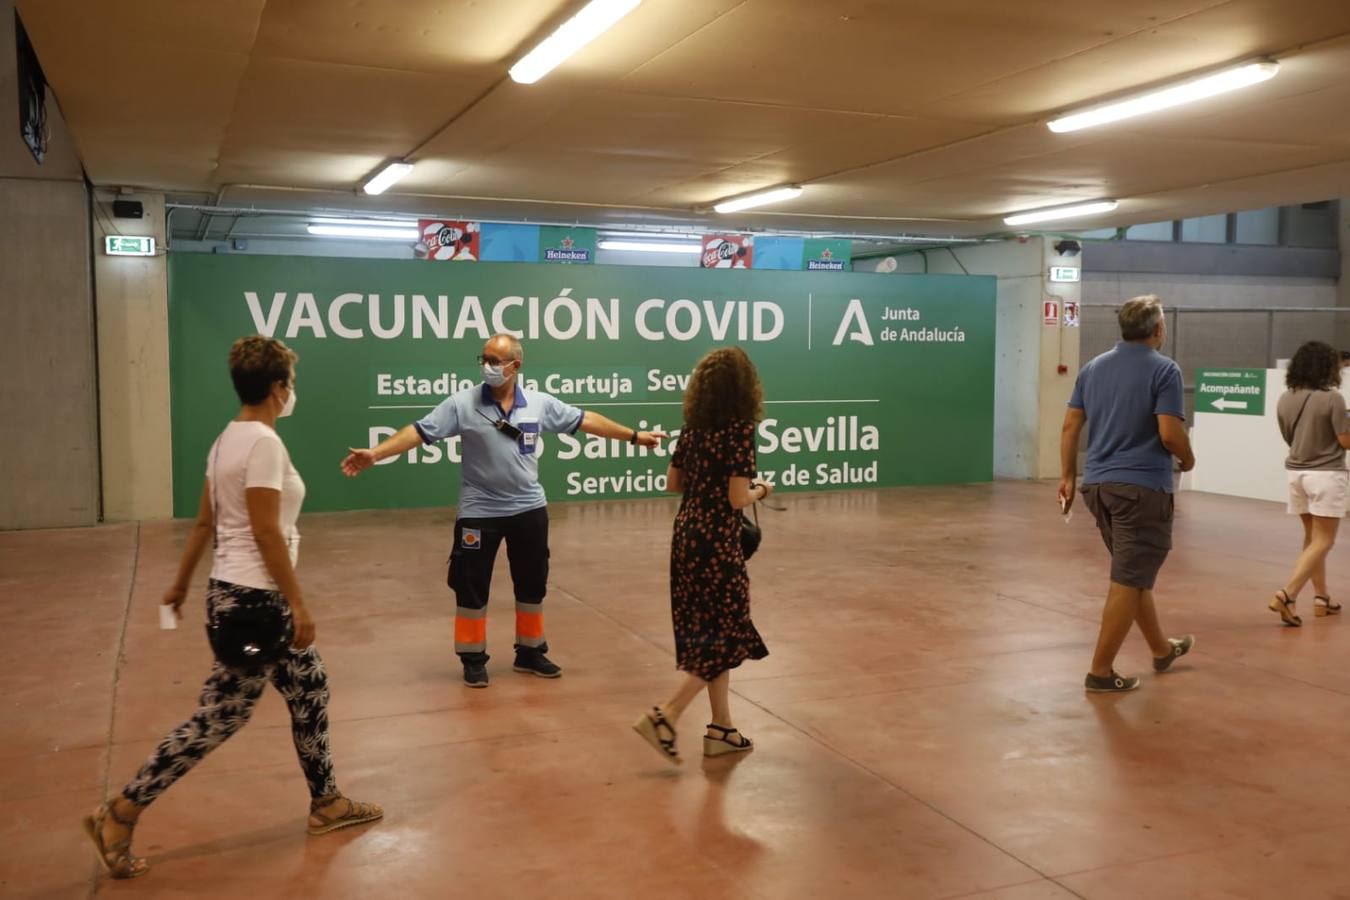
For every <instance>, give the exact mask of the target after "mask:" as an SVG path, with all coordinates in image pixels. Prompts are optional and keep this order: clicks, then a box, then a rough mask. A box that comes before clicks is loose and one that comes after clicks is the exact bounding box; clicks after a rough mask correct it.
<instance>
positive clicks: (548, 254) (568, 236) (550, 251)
mask: <svg viewBox="0 0 1350 900" xmlns="http://www.w3.org/2000/svg"><path fill="white" fill-rule="evenodd" d="M539 261H540V262H549V263H574V264H575V263H585V264H589V263H593V262H595V229H594V228H559V227H554V226H545V227H543V228H540V229H539Z"/></svg>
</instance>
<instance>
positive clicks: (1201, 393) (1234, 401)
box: [1195, 369, 1266, 416]
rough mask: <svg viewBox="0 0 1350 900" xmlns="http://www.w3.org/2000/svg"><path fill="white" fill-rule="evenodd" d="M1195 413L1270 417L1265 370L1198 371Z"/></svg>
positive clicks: (1196, 376) (1196, 375)
mask: <svg viewBox="0 0 1350 900" xmlns="http://www.w3.org/2000/svg"><path fill="white" fill-rule="evenodd" d="M1195 411H1196V412H1198V413H1201V412H1204V413H1225V414H1228V415H1236V416H1263V415H1265V413H1266V370H1265V369H1198V370H1197V371H1196V373H1195Z"/></svg>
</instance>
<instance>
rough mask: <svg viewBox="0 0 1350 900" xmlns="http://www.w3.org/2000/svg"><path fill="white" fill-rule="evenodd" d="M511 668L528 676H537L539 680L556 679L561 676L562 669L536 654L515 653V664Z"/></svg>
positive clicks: (545, 657)
mask: <svg viewBox="0 0 1350 900" xmlns="http://www.w3.org/2000/svg"><path fill="white" fill-rule="evenodd" d="M512 668H514V669H515V670H516V671H517V672H525V673H526V674H528V675H538V676H539V677H540V678H558V677H559V676H561V675H562V669H561V668H560V667H559V666H558V665H556V664H555V663H554V662H553V661H552V660H550V659H549V658H548V657H547V656H545V655H544V654H542V653H538V652H535V653H517V654H516V664H515V666H513V667H512Z"/></svg>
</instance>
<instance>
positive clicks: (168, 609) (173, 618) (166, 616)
mask: <svg viewBox="0 0 1350 900" xmlns="http://www.w3.org/2000/svg"><path fill="white" fill-rule="evenodd" d="M159 627H160V628H163V629H164V630H165V631H173V630H174V629H175V628H177V627H178V613H177V612H175V611H174V608H173V607H172V606H170V605H169V604H167V603H161V604H160V605H159Z"/></svg>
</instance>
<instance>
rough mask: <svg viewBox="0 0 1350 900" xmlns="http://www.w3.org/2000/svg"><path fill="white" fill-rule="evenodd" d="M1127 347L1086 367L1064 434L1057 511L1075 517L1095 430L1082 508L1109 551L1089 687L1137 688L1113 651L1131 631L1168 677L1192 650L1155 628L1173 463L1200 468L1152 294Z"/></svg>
mask: <svg viewBox="0 0 1350 900" xmlns="http://www.w3.org/2000/svg"><path fill="white" fill-rule="evenodd" d="M1120 336H1121V341H1120V343H1118V344H1116V346H1115V349H1113V350H1108V351H1106V352H1105V353H1103V354H1102V355H1101V356H1098V357H1097V358H1096V359H1094V360H1092V361H1091V362H1089V363H1088V364H1087V365H1085V366H1083V369H1082V371H1080V372H1079V373H1078V380H1077V382H1075V384H1074V386H1073V396H1072V397H1071V398H1070V399H1069V409H1068V412H1067V413H1066V414H1065V416H1064V429H1063V432H1062V433H1061V437H1060V462H1061V466H1062V477H1061V479H1060V482H1059V506H1060V510H1061V511H1062V512H1063V513H1064V514H1066V515H1067V514H1068V512H1069V508H1070V507H1071V506H1072V505H1073V495H1074V487H1075V482H1076V481H1077V479H1078V438H1079V435H1080V434H1081V433H1082V430H1083V424H1084V423H1085V422H1086V423H1087V424H1088V425H1089V429H1088V448H1087V472H1086V473H1085V474H1084V476H1083V502H1084V503H1086V504H1087V507H1088V509H1089V510H1091V511H1092V514H1093V516H1094V517H1095V518H1096V519H1097V527H1098V529H1099V530H1100V531H1101V533H1102V540H1104V541H1105V542H1106V549H1107V552H1109V553H1110V554H1111V588H1110V591H1109V592H1108V593H1107V595H1106V608H1105V609H1104V610H1103V611H1102V627H1101V632H1100V634H1099V635H1098V637H1097V649H1096V652H1095V653H1094V654H1093V657H1092V668H1091V669H1090V670H1089V671H1088V675H1087V679H1086V681H1085V683H1084V686H1085V687H1086V689H1087V690H1088V691H1091V692H1096V693H1111V692H1117V691H1132V690H1134V689H1135V688H1137V687H1139V678H1138V677H1136V676H1133V675H1120V674H1117V673H1116V671H1115V668H1114V665H1115V660H1116V654H1117V653H1118V652H1119V651H1120V646H1121V644H1123V643H1124V642H1125V636H1126V635H1127V634H1129V632H1130V626H1131V625H1136V624H1137V625H1138V626H1139V631H1140V632H1141V633H1142V634H1143V635H1144V639H1145V640H1146V641H1148V645H1149V648H1150V649H1151V650H1152V651H1153V669H1154V671H1156V672H1165V671H1167V669H1168V668H1169V667H1170V666H1171V665H1172V663H1173V661H1175V660H1176V659H1177V658H1179V657H1182V656H1185V655H1186V654H1187V653H1189V652H1190V650H1191V648H1192V647H1193V646H1195V638H1194V637H1193V636H1192V635H1189V634H1188V635H1186V636H1185V637H1181V638H1172V639H1168V638H1166V637H1164V636H1163V632H1162V627H1161V626H1160V625H1159V624H1158V612H1157V609H1156V608H1155V607H1154V605H1153V584H1154V582H1155V581H1156V580H1157V577H1158V571H1159V570H1160V569H1161V568H1162V564H1163V560H1165V559H1167V553H1168V551H1169V550H1170V549H1171V548H1172V509H1173V494H1172V457H1174V456H1175V457H1176V458H1177V459H1178V460H1180V462H1181V471H1183V472H1189V471H1190V470H1191V469H1192V468H1194V467H1195V456H1194V454H1192V453H1191V441H1190V437H1189V436H1188V435H1187V434H1186V427H1185V422H1186V411H1185V406H1184V397H1185V395H1184V393H1183V386H1182V380H1181V369H1179V368H1178V367H1177V364H1176V363H1175V362H1173V361H1172V360H1170V359H1168V358H1167V357H1166V356H1163V355H1162V354H1161V353H1159V352H1158V350H1159V348H1160V347H1162V345H1163V341H1164V340H1165V339H1166V337H1167V320H1166V318H1165V317H1164V316H1163V309H1162V303H1161V302H1160V301H1159V300H1158V298H1157V297H1155V296H1153V295H1152V294H1149V295H1147V296H1143V297H1135V298H1134V299H1132V300H1127V301H1126V302H1125V304H1124V305H1123V306H1122V307H1121V308H1120Z"/></svg>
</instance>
